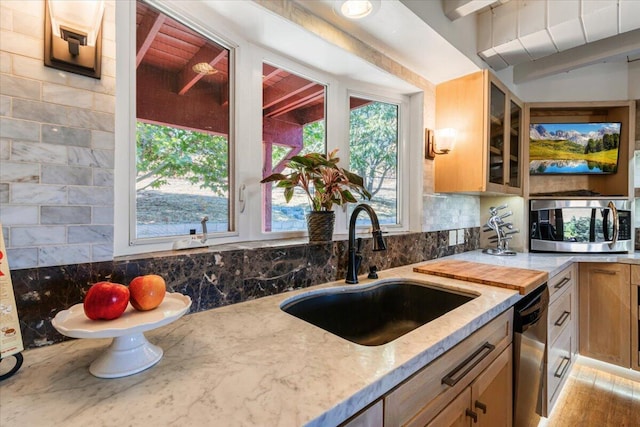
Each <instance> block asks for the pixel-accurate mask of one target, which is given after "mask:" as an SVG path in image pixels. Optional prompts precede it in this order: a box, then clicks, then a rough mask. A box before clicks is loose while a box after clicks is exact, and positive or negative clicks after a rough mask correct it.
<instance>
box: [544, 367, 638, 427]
mask: <svg viewBox="0 0 640 427" xmlns="http://www.w3.org/2000/svg"><path fill="white" fill-rule="evenodd" d="M623 375H624V376H621V375H616V374H613V373H610V372H608V371H605V370H603V369H600V368H599V367H597V366H596V367H594V366H592V365H591V364H589V363H585V361H584V360H581V359H580V358H578V361H577V363H576V364H575V365H574V367H573V369H572V371H571V374H570V376H569V378H568V379H567V383H566V385H565V387H564V389H563V390H562V394H561V395H560V396H559V397H558V401H557V403H556V406H555V407H554V409H553V412H552V413H551V416H550V417H549V419H548V420H544V419H543V421H542V422H541V423H540V426H539V427H542V426H546V427H565V426H566V427H640V377H638V375H636V373H632V374H631V375H627V374H626V373H624V374H623Z"/></svg>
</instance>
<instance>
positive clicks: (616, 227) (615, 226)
mask: <svg viewBox="0 0 640 427" xmlns="http://www.w3.org/2000/svg"><path fill="white" fill-rule="evenodd" d="M607 206H608V207H609V209H611V216H612V217H613V239H611V242H609V248H610V249H613V247H614V246H615V245H616V242H617V241H618V233H619V232H620V223H619V221H618V210H617V209H616V205H614V204H613V202H609V204H608V205H607Z"/></svg>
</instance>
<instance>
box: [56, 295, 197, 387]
mask: <svg viewBox="0 0 640 427" xmlns="http://www.w3.org/2000/svg"><path fill="white" fill-rule="evenodd" d="M189 307H191V298H189V297H188V296H186V295H182V294H180V293H167V294H166V295H165V297H164V300H163V301H162V304H160V305H159V306H158V307H156V308H155V309H153V310H149V311H136V310H135V309H134V308H133V307H132V306H131V304H129V306H128V307H127V309H126V310H125V312H124V313H123V314H122V316H120V317H118V318H117V319H114V320H91V319H89V318H88V317H87V316H86V315H85V314H84V308H83V306H82V304H76V305H74V306H73V307H71V308H69V309H68V310H62V311H61V312H59V313H58V314H56V316H55V317H54V318H53V320H52V321H51V324H52V325H53V327H54V328H56V330H57V331H58V332H60V333H61V334H62V335H66V336H68V337H72V338H113V342H112V343H111V345H110V346H109V347H108V348H107V349H106V351H105V352H104V353H103V354H102V355H100V357H98V358H97V359H96V360H94V361H93V363H91V366H90V367H89V372H91V374H92V375H94V376H96V377H99V378H120V377H125V376H127V375H133V374H137V373H138V372H140V371H144V370H145V369H147V368H150V367H151V366H153V365H155V364H156V363H158V362H159V361H160V359H162V354H163V352H162V349H161V348H160V347H158V346H156V345H153V344H151V343H150V342H149V341H147V338H146V337H145V336H144V334H143V332H146V331H150V330H152V329H156V328H159V327H160V326H164V325H167V324H169V323H171V322H173V321H175V320H177V319H179V318H180V317H182V315H184V314H185V313H186V312H187V311H188V310H189Z"/></svg>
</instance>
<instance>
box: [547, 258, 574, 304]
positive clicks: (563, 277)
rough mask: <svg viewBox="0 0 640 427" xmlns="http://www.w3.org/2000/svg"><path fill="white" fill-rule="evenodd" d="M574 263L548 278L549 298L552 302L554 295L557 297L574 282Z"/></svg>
mask: <svg viewBox="0 0 640 427" xmlns="http://www.w3.org/2000/svg"><path fill="white" fill-rule="evenodd" d="M574 269H575V267H574V264H571V265H570V266H569V267H567V268H565V269H564V270H562V271H561V272H560V273H558V274H556V275H555V276H553V277H552V278H550V279H549V283H548V284H549V300H550V301H551V302H552V303H553V300H554V297H557V296H558V295H559V294H560V293H561V292H562V291H564V290H565V289H567V288H568V287H569V286H571V285H573V283H574V282H575V273H574Z"/></svg>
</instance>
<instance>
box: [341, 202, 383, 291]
mask: <svg viewBox="0 0 640 427" xmlns="http://www.w3.org/2000/svg"><path fill="white" fill-rule="evenodd" d="M362 211H365V212H366V213H367V214H368V215H369V218H371V226H372V227H373V230H372V232H371V235H372V236H373V250H374V251H384V250H387V244H386V243H385V241H384V238H383V237H382V230H380V223H379V222H378V215H376V213H375V212H374V210H373V208H372V207H371V206H369V205H367V204H365V203H361V204H359V205H358V206H356V208H355V209H354V210H353V213H352V214H351V219H350V220H349V260H348V261H349V263H348V265H347V279H346V280H345V281H346V282H347V283H350V284H352V283H358V270H359V269H360V263H361V262H362V255H361V254H360V247H359V245H358V248H357V249H356V219H357V218H358V214H359V213H360V212H362Z"/></svg>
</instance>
